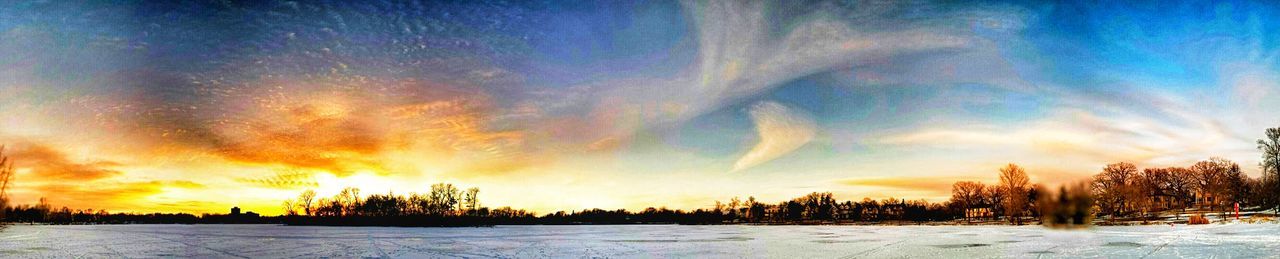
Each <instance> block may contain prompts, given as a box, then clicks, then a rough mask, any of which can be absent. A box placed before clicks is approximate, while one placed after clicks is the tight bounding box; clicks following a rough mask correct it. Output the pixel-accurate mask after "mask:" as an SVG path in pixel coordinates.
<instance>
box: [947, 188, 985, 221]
mask: <svg viewBox="0 0 1280 259" xmlns="http://www.w3.org/2000/svg"><path fill="white" fill-rule="evenodd" d="M985 189H986V185H984V184H982V183H980V182H973V181H961V182H956V183H955V184H952V185H951V202H952V203H955V204H959V205H960V208H961V210H963V214H964V218H965V220H969V212H968V210H969V209H970V208H973V207H974V206H977V205H979V204H980V203H981V202H982V194H983V193H984V192H985Z"/></svg>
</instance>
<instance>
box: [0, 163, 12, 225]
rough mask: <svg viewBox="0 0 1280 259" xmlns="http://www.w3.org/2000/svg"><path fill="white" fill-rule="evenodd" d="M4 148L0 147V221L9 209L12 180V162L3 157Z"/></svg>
mask: <svg viewBox="0 0 1280 259" xmlns="http://www.w3.org/2000/svg"><path fill="white" fill-rule="evenodd" d="M4 148H5V146H3V145H0V219H3V218H4V211H5V208H8V207H9V180H10V179H13V160H12V159H9V157H8V156H5V155H4Z"/></svg>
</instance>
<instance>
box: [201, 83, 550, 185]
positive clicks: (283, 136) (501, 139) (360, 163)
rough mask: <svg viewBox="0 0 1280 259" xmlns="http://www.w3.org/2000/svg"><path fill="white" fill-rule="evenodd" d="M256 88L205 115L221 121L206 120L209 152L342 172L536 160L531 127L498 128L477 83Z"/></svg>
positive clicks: (488, 167) (477, 169) (517, 164)
mask: <svg viewBox="0 0 1280 259" xmlns="http://www.w3.org/2000/svg"><path fill="white" fill-rule="evenodd" d="M254 85H255V86H257V87H247V88H237V89H238V90H235V91H230V94H228V96H226V97H218V98H215V100H214V102H215V103H217V104H218V106H220V107H224V109H223V110H225V111H227V112H224V113H217V114H208V115H205V116H208V117H209V118H210V119H211V120H212V121H214V122H216V123H208V124H207V125H200V126H201V127H205V128H207V129H208V131H209V132H212V134H211V136H207V138H210V140H208V142H211V147H209V148H208V150H207V151H208V152H210V153H212V154H215V155H218V156H220V157H222V158H225V159H228V160H231V161H235V162H240V163H245V164H250V165H265V166H269V165H282V166H286V167H292V168H306V169H315V170H322V171H326V172H330V173H333V174H335V175H337V176H347V175H351V174H354V173H356V172H359V171H372V172H378V173H380V174H390V173H404V172H402V170H409V172H416V171H418V170H416V168H415V167H416V166H417V165H406V164H404V163H401V162H404V160H417V161H414V162H415V163H420V162H423V161H447V162H448V163H450V164H449V165H437V166H438V167H447V168H446V170H454V171H458V170H466V171H467V172H466V173H483V172H490V171H511V170H516V169H519V168H522V167H523V166H524V164H526V162H527V161H531V160H532V159H528V158H527V157H526V156H527V155H528V154H529V153H530V152H528V151H529V150H530V148H528V146H527V145H526V144H527V142H526V140H525V135H524V133H523V132H522V131H520V130H495V128H496V127H494V126H493V124H494V123H495V122H496V121H497V120H498V117H500V115H501V114H502V110H500V109H498V108H495V107H493V104H492V102H491V101H490V100H489V97H488V95H486V94H484V93H482V92H479V91H477V90H474V89H466V88H461V87H455V86H449V85H444V84H439V83H430V82H422V81H417V80H399V81H397V80H375V79H369V78H360V77H324V78H319V79H299V80H268V81H263V82H257V83H254ZM258 85H262V86H267V87H262V86H258ZM193 142H199V141H193ZM197 146H198V145H197ZM413 156H418V157H419V158H418V159H411V158H412V157H413ZM397 159H398V160H399V162H398V161H397ZM264 181H267V182H274V181H275V180H271V179H266V180H264ZM285 182H288V181H285ZM268 185H272V186H274V185H275V184H270V183H268Z"/></svg>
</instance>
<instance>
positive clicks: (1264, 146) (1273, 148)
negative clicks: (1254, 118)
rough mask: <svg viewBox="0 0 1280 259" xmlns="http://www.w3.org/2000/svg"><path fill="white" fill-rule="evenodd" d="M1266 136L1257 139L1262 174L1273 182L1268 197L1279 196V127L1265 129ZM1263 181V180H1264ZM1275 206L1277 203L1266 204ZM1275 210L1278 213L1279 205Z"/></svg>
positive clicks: (1279, 211) (1279, 210)
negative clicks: (1260, 151)
mask: <svg viewBox="0 0 1280 259" xmlns="http://www.w3.org/2000/svg"><path fill="white" fill-rule="evenodd" d="M1266 135H1267V138H1266V139H1259V140H1258V149H1259V150H1262V163H1260V165H1261V166H1262V175H1263V177H1264V178H1266V177H1269V178H1271V179H1272V180H1271V182H1274V183H1273V185H1272V186H1270V187H1271V188H1269V189H1270V190H1272V193H1269V195H1268V197H1271V198H1272V199H1274V197H1280V127H1276V128H1269V129H1267V131H1266ZM1264 182H1265V181H1264ZM1267 205H1269V206H1276V205H1277V204H1267ZM1275 208H1276V212H1277V213H1280V206H1277V207H1275Z"/></svg>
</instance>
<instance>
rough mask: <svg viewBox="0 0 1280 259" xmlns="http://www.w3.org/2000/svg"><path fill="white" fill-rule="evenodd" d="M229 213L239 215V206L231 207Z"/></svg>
mask: <svg viewBox="0 0 1280 259" xmlns="http://www.w3.org/2000/svg"><path fill="white" fill-rule="evenodd" d="M231 215H233V216H234V215H240V207H231Z"/></svg>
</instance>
